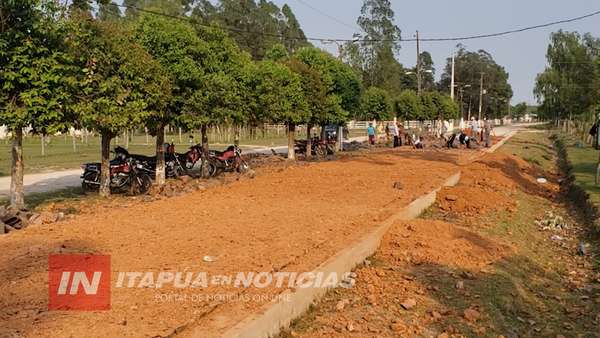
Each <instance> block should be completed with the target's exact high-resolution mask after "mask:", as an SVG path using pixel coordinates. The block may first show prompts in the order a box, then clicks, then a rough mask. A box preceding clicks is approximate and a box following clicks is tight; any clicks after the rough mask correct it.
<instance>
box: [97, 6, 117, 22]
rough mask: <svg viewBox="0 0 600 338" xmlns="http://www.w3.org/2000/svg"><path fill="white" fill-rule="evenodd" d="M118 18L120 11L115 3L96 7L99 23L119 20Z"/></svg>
mask: <svg viewBox="0 0 600 338" xmlns="http://www.w3.org/2000/svg"><path fill="white" fill-rule="evenodd" d="M120 18H121V10H120V9H119V6H118V5H117V4H116V3H114V2H110V3H107V4H100V5H99V6H98V19H99V20H100V21H108V20H119V19H120Z"/></svg>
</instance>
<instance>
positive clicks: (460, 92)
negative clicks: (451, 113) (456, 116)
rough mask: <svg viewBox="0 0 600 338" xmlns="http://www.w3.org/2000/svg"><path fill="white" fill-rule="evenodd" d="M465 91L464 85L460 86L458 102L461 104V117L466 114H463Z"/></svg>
mask: <svg viewBox="0 0 600 338" xmlns="http://www.w3.org/2000/svg"><path fill="white" fill-rule="evenodd" d="M464 91H465V90H464V88H462V87H461V88H458V104H460V117H463V116H464V115H463V110H464V109H463V102H462V100H463V95H464V94H463V92H464ZM452 94H454V93H452Z"/></svg>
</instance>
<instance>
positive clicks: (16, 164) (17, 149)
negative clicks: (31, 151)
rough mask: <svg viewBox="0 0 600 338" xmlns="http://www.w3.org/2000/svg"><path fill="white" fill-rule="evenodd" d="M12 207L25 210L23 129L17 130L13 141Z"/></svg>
mask: <svg viewBox="0 0 600 338" xmlns="http://www.w3.org/2000/svg"><path fill="white" fill-rule="evenodd" d="M10 205H12V206H13V207H15V208H17V209H19V210H25V196H24V194H23V129H21V128H17V130H15V136H14V138H13V140H12V168H11V177H10Z"/></svg>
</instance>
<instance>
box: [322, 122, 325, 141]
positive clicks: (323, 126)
mask: <svg viewBox="0 0 600 338" xmlns="http://www.w3.org/2000/svg"><path fill="white" fill-rule="evenodd" d="M324 139H325V125H321V140H324Z"/></svg>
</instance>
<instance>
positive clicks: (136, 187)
mask: <svg viewBox="0 0 600 338" xmlns="http://www.w3.org/2000/svg"><path fill="white" fill-rule="evenodd" d="M150 189H152V179H151V178H150V175H148V174H140V175H136V176H134V177H133V181H132V182H131V193H133V194H134V195H147V194H148V193H149V192H150Z"/></svg>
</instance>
